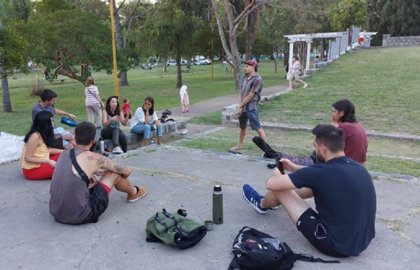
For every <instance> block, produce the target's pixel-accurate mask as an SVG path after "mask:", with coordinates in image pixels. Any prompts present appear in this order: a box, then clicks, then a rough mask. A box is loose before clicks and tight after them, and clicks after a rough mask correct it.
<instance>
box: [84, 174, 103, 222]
mask: <svg viewBox="0 0 420 270" xmlns="http://www.w3.org/2000/svg"><path fill="white" fill-rule="evenodd" d="M108 202H109V197H108V192H107V191H106V190H105V188H104V187H103V184H102V183H100V182H99V183H98V184H96V185H95V186H93V188H91V189H90V190H89V206H90V213H89V215H88V216H87V217H86V218H85V219H84V220H83V221H82V222H81V223H80V224H86V223H96V222H98V219H99V216H100V215H102V213H103V212H105V210H106V208H107V207H108Z"/></svg>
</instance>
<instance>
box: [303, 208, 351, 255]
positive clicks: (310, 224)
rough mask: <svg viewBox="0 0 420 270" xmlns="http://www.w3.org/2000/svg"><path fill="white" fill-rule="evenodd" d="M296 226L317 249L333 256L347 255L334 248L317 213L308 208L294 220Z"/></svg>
mask: <svg viewBox="0 0 420 270" xmlns="http://www.w3.org/2000/svg"><path fill="white" fill-rule="evenodd" d="M296 227H297V229H298V231H300V232H301V233H302V234H303V236H305V238H306V239H307V240H308V241H309V242H310V243H311V244H312V245H313V246H314V247H315V248H316V249H318V250H319V251H321V252H322V253H324V254H326V255H329V256H333V257H347V256H345V255H342V254H340V253H338V252H336V251H335V250H334V246H333V241H332V239H331V236H330V235H329V234H328V232H327V229H326V228H325V226H324V225H323V224H322V222H321V220H320V219H319V216H318V213H316V212H315V211H314V210H313V209H312V208H308V209H307V210H306V211H305V212H304V213H303V214H302V215H301V216H300V217H299V219H298V221H297V222H296Z"/></svg>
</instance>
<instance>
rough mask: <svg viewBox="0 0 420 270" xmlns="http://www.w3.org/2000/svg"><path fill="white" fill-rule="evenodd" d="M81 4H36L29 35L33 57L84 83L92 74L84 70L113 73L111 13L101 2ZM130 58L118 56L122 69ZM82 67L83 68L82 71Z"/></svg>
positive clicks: (50, 0)
mask: <svg viewBox="0 0 420 270" xmlns="http://www.w3.org/2000/svg"><path fill="white" fill-rule="evenodd" d="M83 3H84V4H86V5H83V4H81V5H78V2H77V1H76V2H74V1H72V0H44V1H42V2H36V3H35V7H34V11H33V12H32V13H31V14H30V16H29V19H28V23H27V26H26V28H25V31H26V33H25V36H27V37H28V39H29V40H31V50H30V52H29V53H30V56H31V58H32V59H34V60H35V61H36V62H38V63H43V64H45V65H46V66H48V67H49V68H50V69H51V70H53V71H54V74H55V75H58V74H59V75H63V76H66V77H69V78H71V79H74V80H77V81H79V82H81V83H82V84H84V83H85V81H86V76H88V73H86V72H82V70H83V69H86V68H87V67H89V66H91V67H92V68H93V69H95V70H106V71H107V72H111V71H112V53H111V30H110V23H109V11H108V9H107V7H106V5H105V3H102V2H101V1H86V2H83ZM129 64H130V63H129V61H128V58H127V57H125V55H124V54H123V53H119V54H118V66H119V68H120V69H121V70H123V69H126V68H127V66H129ZM79 67H80V68H79Z"/></svg>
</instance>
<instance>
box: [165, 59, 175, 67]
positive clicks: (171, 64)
mask: <svg viewBox="0 0 420 270" xmlns="http://www.w3.org/2000/svg"><path fill="white" fill-rule="evenodd" d="M166 65H167V66H176V61H175V60H168V61H166Z"/></svg>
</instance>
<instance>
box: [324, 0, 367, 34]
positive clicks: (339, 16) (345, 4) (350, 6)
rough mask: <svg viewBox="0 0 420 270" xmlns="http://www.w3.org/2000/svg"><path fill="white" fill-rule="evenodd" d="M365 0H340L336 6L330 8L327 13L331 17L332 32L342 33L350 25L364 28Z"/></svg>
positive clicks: (365, 17) (365, 22)
mask: <svg viewBox="0 0 420 270" xmlns="http://www.w3.org/2000/svg"><path fill="white" fill-rule="evenodd" d="M366 5H367V3H366V0H340V1H339V2H338V4H333V5H331V6H330V9H329V11H328V14H329V16H330V17H331V26H332V30H333V31H343V30H344V29H347V28H349V27H351V26H352V25H356V26H360V27H362V28H365V27H366V24H367V14H366Z"/></svg>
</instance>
